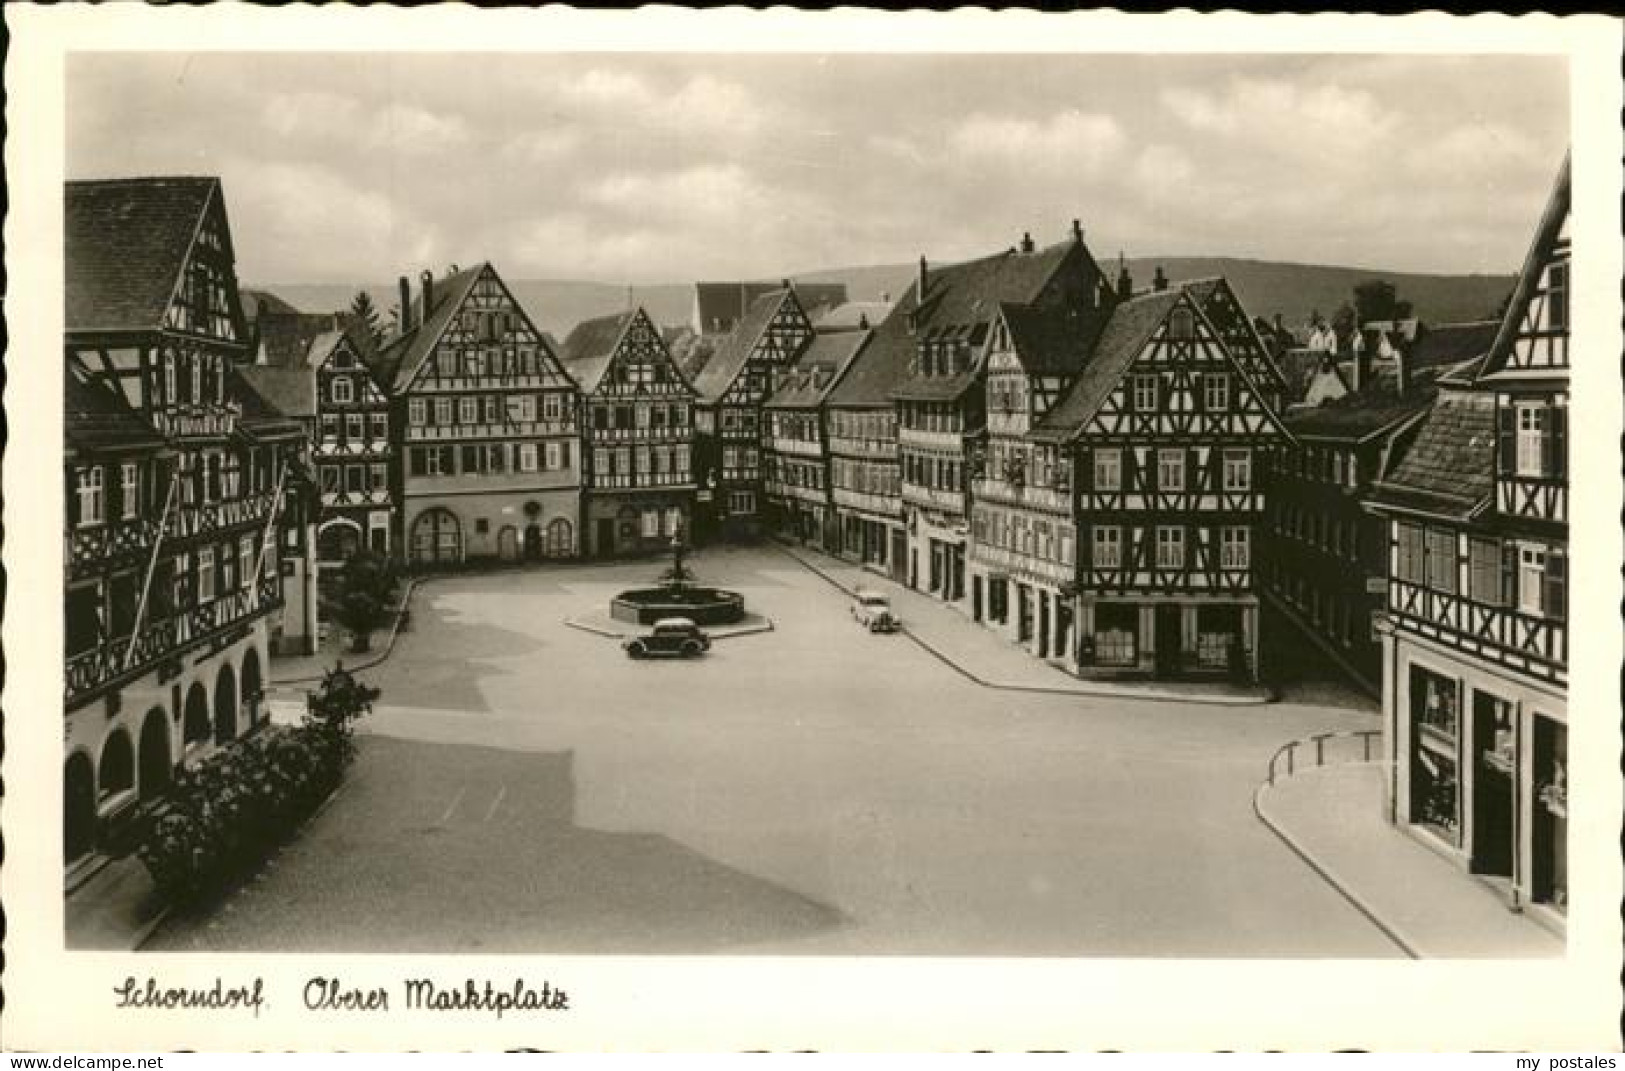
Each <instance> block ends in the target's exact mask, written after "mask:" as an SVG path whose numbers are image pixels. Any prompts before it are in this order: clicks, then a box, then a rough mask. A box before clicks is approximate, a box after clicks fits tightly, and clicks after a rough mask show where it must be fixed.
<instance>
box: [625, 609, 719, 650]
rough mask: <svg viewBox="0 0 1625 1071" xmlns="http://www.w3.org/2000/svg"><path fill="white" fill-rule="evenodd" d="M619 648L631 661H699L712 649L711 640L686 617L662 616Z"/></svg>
mask: <svg viewBox="0 0 1625 1071" xmlns="http://www.w3.org/2000/svg"><path fill="white" fill-rule="evenodd" d="M621 646H622V647H625V648H626V653H627V654H628V655H630V656H632V657H633V658H698V657H699V656H700V655H702V654H704V653H705V652H706V651H709V650H710V649H711V637H709V636H707V635H706V634H705V630H703V629H702V628H700V626H698V625H696V624H695V623H694V622H692V621H690V620H689V619H688V618H686V617H663V618H661V619H660V620H659V621H656V622H655V623H654V628H652V629H651V630H650V631H649V632H648V634H647V635H643V636H634V637H633V638H632V639H630V640H627V641H626V642H625V643H623V644H622V645H621Z"/></svg>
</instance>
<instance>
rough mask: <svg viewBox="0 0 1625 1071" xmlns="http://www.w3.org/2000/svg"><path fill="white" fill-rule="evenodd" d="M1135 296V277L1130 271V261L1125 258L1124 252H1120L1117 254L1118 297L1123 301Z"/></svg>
mask: <svg viewBox="0 0 1625 1071" xmlns="http://www.w3.org/2000/svg"><path fill="white" fill-rule="evenodd" d="M1133 296H1134V279H1133V277H1132V276H1130V275H1129V273H1128V262H1127V261H1125V260H1124V259H1123V254H1122V253H1121V252H1119V253H1118V254H1117V297H1118V299H1119V300H1121V301H1127V300H1128V299H1129V298H1131V297H1133Z"/></svg>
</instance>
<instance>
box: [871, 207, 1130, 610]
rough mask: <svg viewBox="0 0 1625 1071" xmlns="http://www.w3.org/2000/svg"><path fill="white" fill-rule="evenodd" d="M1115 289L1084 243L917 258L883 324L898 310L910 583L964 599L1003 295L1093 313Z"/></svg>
mask: <svg viewBox="0 0 1625 1071" xmlns="http://www.w3.org/2000/svg"><path fill="white" fill-rule="evenodd" d="M1114 300H1116V295H1115V293H1114V291H1113V290H1112V288H1111V285H1110V283H1108V282H1107V281H1106V279H1105V277H1104V276H1103V275H1102V274H1101V271H1100V268H1099V267H1098V266H1097V265H1096V263H1095V260H1094V258H1093V257H1092V256H1091V255H1090V254H1089V250H1088V248H1087V246H1086V245H1085V244H1084V241H1083V229H1082V227H1081V226H1079V225H1078V224H1077V223H1076V222H1074V223H1073V231H1072V235H1071V237H1070V238H1068V239H1067V240H1066V241H1063V242H1060V243H1058V244H1056V245H1052V246H1049V247H1047V248H1044V249H1038V248H1036V247H1035V245H1034V243H1033V240H1032V237H1031V235H1024V236H1023V237H1022V240H1021V243H1020V245H1019V246H1017V247H1013V248H1011V249H1009V250H1008V251H1006V252H1003V253H998V254H995V255H994V256H991V257H984V258H982V259H980V260H974V261H969V262H966V263H963V264H954V265H949V266H947V267H939V268H936V269H932V268H930V266H929V265H928V264H927V262H926V260H925V258H923V257H922V258H921V259H920V270H919V277H918V278H917V279H916V280H915V282H914V284H913V286H912V287H910V289H909V291H908V293H907V294H905V295H904V297H903V300H902V301H901V302H899V303H898V305H897V307H896V308H895V309H894V310H893V312H892V314H891V316H889V317H888V318H887V322H888V323H890V322H891V321H892V320H895V319H897V318H898V317H901V318H902V319H901V321H900V324H901V325H902V327H903V328H904V330H905V331H906V333H907V342H908V344H909V345H910V348H911V349H912V351H913V353H912V357H913V360H912V364H911V366H910V370H909V374H908V376H907V377H906V378H905V379H903V380H902V382H900V383H899V384H898V385H897V387H895V388H894V389H893V390H892V398H893V400H894V401H895V402H896V403H897V424H898V431H897V436H898V448H899V455H900V462H901V467H902V500H903V507H904V511H905V527H906V529H907V532H908V582H909V586H911V587H914V588H916V589H918V590H922V591H926V592H929V593H931V594H933V595H935V596H937V597H938V598H940V599H943V600H944V601H947V602H956V603H957V602H959V601H961V600H963V599H964V598H966V594H967V589H966V569H965V563H966V549H967V548H966V544H967V541H968V538H969V534H970V516H971V510H970V505H969V501H968V498H967V496H968V493H969V491H970V479H971V473H972V471H973V470H974V469H975V468H976V467H977V466H980V465H982V463H983V460H982V458H983V450H984V446H985V442H984V439H985V433H986V427H985V424H986V380H987V360H988V354H989V346H990V343H991V342H992V340H993V327H994V324H995V322H996V321H997V320H998V319H999V315H1000V308H1001V304H1002V303H1010V304H1015V305H1021V306H1026V307H1029V308H1032V309H1034V310H1041V311H1042V310H1055V309H1062V310H1072V311H1075V312H1076V313H1077V314H1078V315H1080V316H1088V315H1096V314H1098V313H1099V311H1100V310H1101V308H1102V307H1103V306H1106V305H1109V304H1110V303H1111V302H1112V301H1114Z"/></svg>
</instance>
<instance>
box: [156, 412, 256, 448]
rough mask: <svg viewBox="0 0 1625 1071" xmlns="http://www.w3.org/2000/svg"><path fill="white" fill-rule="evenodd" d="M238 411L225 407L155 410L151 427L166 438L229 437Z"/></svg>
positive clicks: (235, 424) (235, 423) (234, 425)
mask: <svg viewBox="0 0 1625 1071" xmlns="http://www.w3.org/2000/svg"><path fill="white" fill-rule="evenodd" d="M238 415H239V409H238V407H237V406H236V405H235V404H231V405H227V406H218V407H217V406H182V407H180V408H176V409H157V410H154V411H153V413H152V423H153V426H154V427H156V428H157V429H158V431H159V432H160V433H161V434H163V435H164V436H166V437H170V438H179V439H184V438H189V437H194V436H195V437H204V438H214V437H218V436H223V435H230V434H231V431H232V429H233V428H235V427H236V426H237V417H238Z"/></svg>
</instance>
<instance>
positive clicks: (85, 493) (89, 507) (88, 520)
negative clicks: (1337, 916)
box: [79, 465, 106, 525]
mask: <svg viewBox="0 0 1625 1071" xmlns="http://www.w3.org/2000/svg"><path fill="white" fill-rule="evenodd" d="M102 479H103V476H102V468H101V466H100V465H92V466H90V467H89V468H85V469H80V470H79V523H80V524H81V525H91V524H101V523H102V520H103V519H104V517H105V510H106V499H105V494H104V491H103V488H102Z"/></svg>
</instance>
